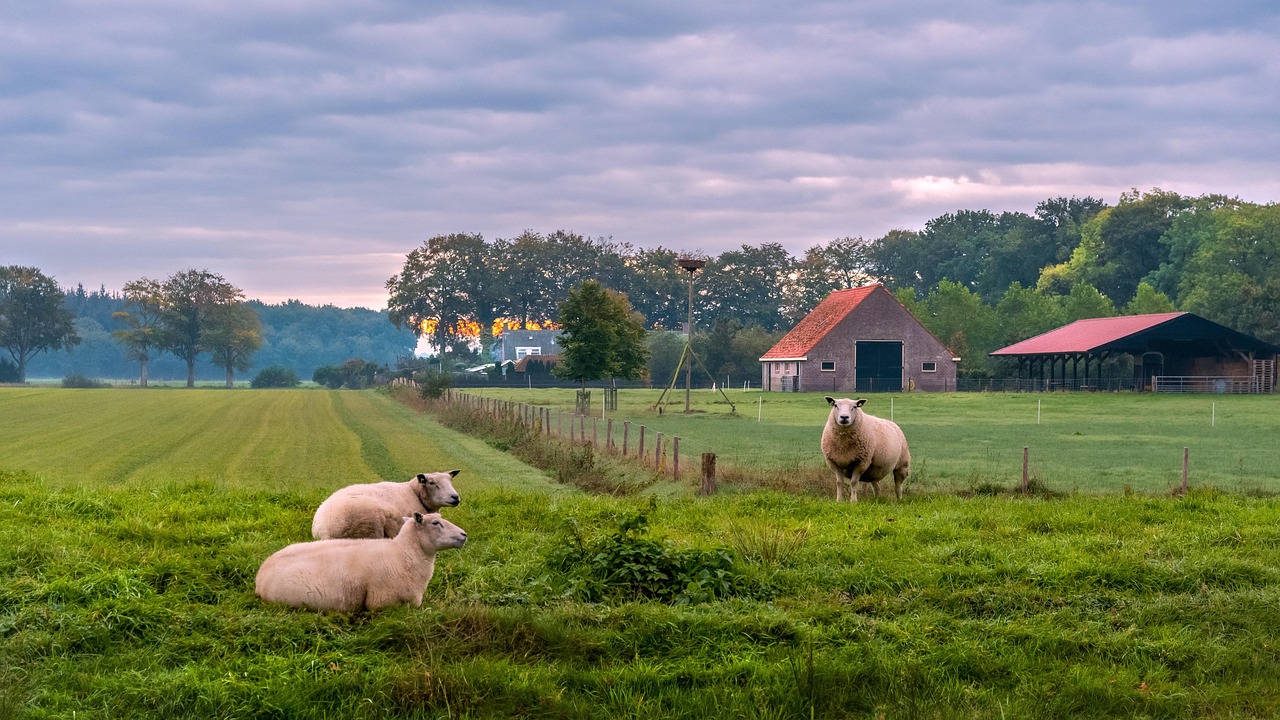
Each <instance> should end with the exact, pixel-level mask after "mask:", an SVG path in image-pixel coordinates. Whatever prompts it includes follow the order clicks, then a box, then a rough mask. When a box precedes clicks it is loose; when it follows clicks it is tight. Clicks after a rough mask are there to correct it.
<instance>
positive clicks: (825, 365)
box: [821, 360, 836, 372]
mask: <svg viewBox="0 0 1280 720" xmlns="http://www.w3.org/2000/svg"><path fill="white" fill-rule="evenodd" d="M821 369H822V372H835V369H836V361H835V360H823V361H822V367H821Z"/></svg>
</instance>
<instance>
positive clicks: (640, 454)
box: [636, 425, 644, 465]
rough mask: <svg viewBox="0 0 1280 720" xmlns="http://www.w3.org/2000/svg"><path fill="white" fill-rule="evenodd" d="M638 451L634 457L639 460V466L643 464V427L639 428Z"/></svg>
mask: <svg viewBox="0 0 1280 720" xmlns="http://www.w3.org/2000/svg"><path fill="white" fill-rule="evenodd" d="M639 447H640V449H639V450H638V451H637V452H636V457H638V458H640V464H641V465H643V464H644V426H643V425H641V426H640V446H639Z"/></svg>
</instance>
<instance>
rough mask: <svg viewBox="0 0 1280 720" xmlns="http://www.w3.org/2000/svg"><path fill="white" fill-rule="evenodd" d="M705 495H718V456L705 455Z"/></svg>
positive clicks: (709, 453) (712, 453)
mask: <svg viewBox="0 0 1280 720" xmlns="http://www.w3.org/2000/svg"><path fill="white" fill-rule="evenodd" d="M703 495H704V496H707V495H716V454H714V452H704V454H703Z"/></svg>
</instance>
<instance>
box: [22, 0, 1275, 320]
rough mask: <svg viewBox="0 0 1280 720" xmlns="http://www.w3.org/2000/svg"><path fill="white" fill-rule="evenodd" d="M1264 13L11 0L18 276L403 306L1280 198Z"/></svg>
mask: <svg viewBox="0 0 1280 720" xmlns="http://www.w3.org/2000/svg"><path fill="white" fill-rule="evenodd" d="M1278 90H1280V5H1277V3H1275V1H1274V0H1255V1H1247V0H1219V1H1218V2H1212V3H1210V2H1204V1H1203V0H1196V1H1195V2H1191V1H1188V0H1166V1H1154V0H1152V1H1145V2H1138V1H1134V2H1121V1H1119V0H1107V1H1103V0H1098V1H1095V2H1074V1H1063V2H1012V1H1009V2H998V1H995V0H966V1H965V2H956V1H955V0H919V1H913V0H832V1H827V0H789V1H788V2H772V1H770V2H759V1H756V0H734V1H732V2H730V1H726V0H700V1H697V2H690V1H689V0H635V1H631V2H627V1H625V0H623V1H620V2H599V1H598V0H592V1H590V2H586V1H583V2H549V3H531V2H509V3H503V2H484V1H483V0H480V1H477V2H465V3H464V2H421V1H417V0H414V1H408V2H396V1H395V0H259V1H258V2H248V3H242V2H225V1H223V0H218V1H216V2H215V1H213V0H180V1H179V2H174V1H173V0H110V1H108V0H43V1H42V2H11V3H4V4H3V6H0V264H4V265H13V264H18V265H33V266H36V267H39V268H40V269H42V270H43V271H44V272H45V273H46V274H49V275H52V276H53V277H54V278H55V279H56V280H57V281H58V282H59V283H60V284H62V285H63V286H68V287H72V286H74V285H76V284H77V283H83V284H84V285H85V286H86V287H87V288H89V289H96V288H98V287H99V286H106V287H107V289H109V290H118V289H119V288H120V287H121V286H122V285H123V283H124V282H126V281H128V280H132V279H136V278H139V277H144V276H146V277H152V278H164V277H167V276H168V275H170V274H172V273H174V272H176V271H179V270H183V269H187V268H197V269H208V270H212V271H214V272H217V273H220V274H221V275H223V276H224V277H225V278H227V280H229V281H230V282H232V283H233V284H235V285H237V286H239V287H241V288H243V289H244V291H245V294H246V295H247V296H248V297H249V298H256V299H261V300H264V301H267V302H279V301H283V300H285V299H287V298H297V299H300V300H302V301H304V302H307V303H312V304H324V303H332V304H336V305H339V306H364V307H374V308H378V307H383V306H385V302H386V292H385V283H386V280H387V278H389V277H390V276H392V275H394V274H395V273H397V272H398V271H399V269H400V267H401V265H402V264H403V261H404V257H405V255H406V254H407V253H408V252H409V251H411V250H413V249H414V248H415V247H417V246H419V245H420V244H421V243H422V242H423V241H424V240H425V239H426V238H428V237H430V236H432V235H437V234H442V233H450V232H471V233H482V234H483V235H484V236H485V237H486V238H490V239H492V238H498V237H513V236H515V235H517V234H519V233H520V232H521V231H522V230H524V229H526V228H527V229H532V230H535V231H538V232H544V233H545V232H551V231H554V230H557V229H564V230H568V231H572V232H577V233H581V234H583V235H587V236H592V237H596V236H612V237H613V238H614V239H615V240H617V241H622V242H630V243H632V244H634V245H638V246H643V247H652V246H656V245H663V246H666V247H669V248H674V249H677V250H698V251H701V252H705V253H708V254H717V253H719V252H721V251H723V250H725V249H730V248H737V247H740V246H741V245H743V244H751V245H754V244H759V243H762V242H780V243H782V244H783V245H784V246H786V247H787V248H788V249H789V250H790V251H791V252H792V253H793V254H795V255H800V254H802V253H803V252H804V250H805V249H806V248H808V247H810V246H812V245H816V244H819V243H824V242H827V241H829V240H831V239H833V238H837V237H844V236H862V237H864V238H875V237H879V236H881V235H883V234H884V233H885V232H887V231H889V230H891V229H894V228H908V229H920V228H921V227H922V226H923V224H924V222H925V221H927V220H929V219H930V218H932V217H935V216H937V215H940V214H942V213H945V212H950V211H953V210H957V209H982V208H986V209H989V210H993V211H1004V210H1021V211H1027V212H1030V211H1032V210H1033V209H1034V207H1035V205H1036V203H1037V202H1038V201H1040V200H1043V199H1046V198H1050V197H1056V196H1072V195H1076V196H1084V195H1091V196H1094V197H1098V198H1101V199H1103V200H1105V201H1107V202H1109V203H1114V202H1116V201H1117V200H1118V199H1119V196H1120V193H1122V192H1124V191H1126V190H1128V189H1131V188H1137V189H1140V190H1148V189H1151V188H1152V187H1160V188H1163V189H1165V190H1172V191H1176V192H1179V193H1182V194H1188V195H1198V194H1202V193H1208V192H1213V193H1223V194H1227V195H1234V196H1238V197H1240V198H1242V199H1245V200H1250V201H1254V202H1274V201H1277V200H1280V92H1278Z"/></svg>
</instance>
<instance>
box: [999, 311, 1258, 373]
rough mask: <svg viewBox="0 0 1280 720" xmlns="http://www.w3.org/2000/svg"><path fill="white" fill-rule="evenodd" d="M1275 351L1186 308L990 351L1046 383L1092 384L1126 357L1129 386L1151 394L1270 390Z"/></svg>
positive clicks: (1088, 323) (1081, 324)
mask: <svg viewBox="0 0 1280 720" xmlns="http://www.w3.org/2000/svg"><path fill="white" fill-rule="evenodd" d="M1277 352H1280V348H1277V347H1276V346H1275V345H1272V344H1270V343H1267V342H1264V341H1262V340H1259V339H1258V338H1255V337H1252V336H1250V335H1246V334H1244V333H1241V332H1237V331H1235V330H1232V329H1231V328H1229V327H1226V326H1225V325H1220V324H1218V323H1216V322H1213V321H1212V320H1206V319H1205V318H1202V317H1200V316H1198V315H1194V314H1192V313H1188V312H1171V313H1155V314H1150V315H1127V316H1123V317H1113V318H1093V319H1089V320H1077V321H1076V322H1073V323H1071V324H1070V325H1064V326H1063V327H1060V328H1058V329H1056V330H1051V331H1049V332H1047V333H1044V334H1043V335H1037V336H1036V337H1033V338H1029V339H1027V340H1023V341H1022V342H1019V343H1014V344H1013V345H1010V346H1009V347H1006V348H1002V349H1000V350H996V351H995V352H993V353H991V355H992V356H993V357H1007V358H1012V359H1014V360H1016V361H1017V362H1018V367H1019V377H1026V378H1028V379H1031V380H1035V381H1036V385H1037V386H1039V387H1041V388H1045V389H1049V388H1079V389H1091V388H1096V387H1098V386H1099V385H1100V384H1101V383H1100V382H1099V381H1100V380H1101V379H1102V367H1103V364H1104V363H1106V362H1107V361H1108V360H1109V359H1111V358H1114V357H1116V356H1119V355H1125V354H1127V355H1129V356H1131V357H1132V358H1133V378H1132V382H1131V383H1130V385H1129V386H1130V387H1132V388H1134V389H1139V390H1153V391H1157V392H1162V391H1163V392H1236V393H1244V392H1249V393H1258V392H1272V391H1273V390H1274V389H1275V384H1276V354H1277Z"/></svg>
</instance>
